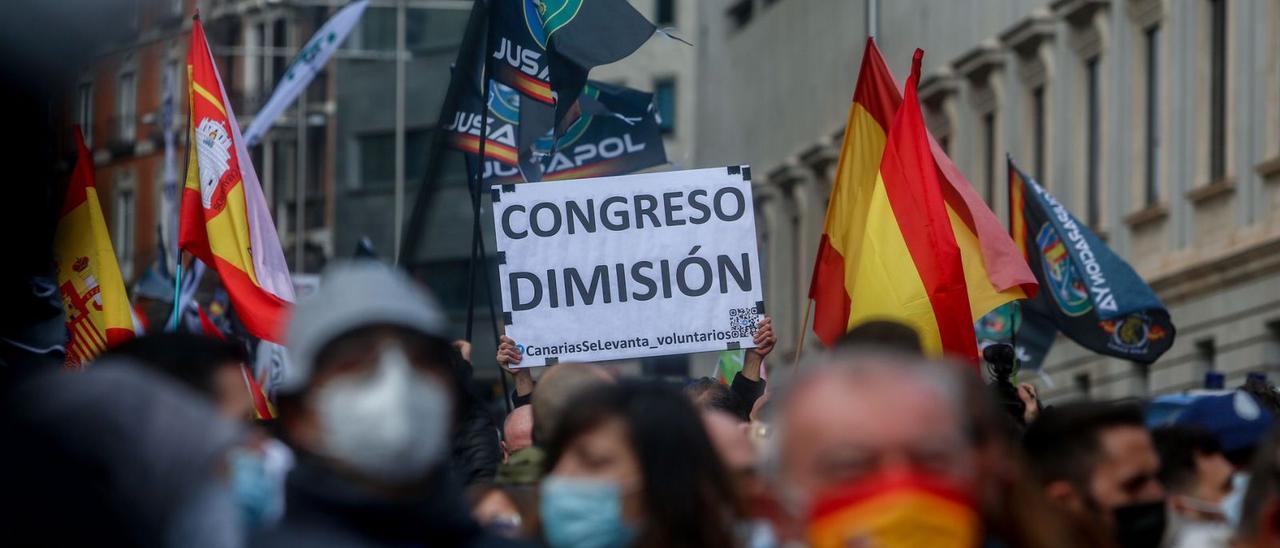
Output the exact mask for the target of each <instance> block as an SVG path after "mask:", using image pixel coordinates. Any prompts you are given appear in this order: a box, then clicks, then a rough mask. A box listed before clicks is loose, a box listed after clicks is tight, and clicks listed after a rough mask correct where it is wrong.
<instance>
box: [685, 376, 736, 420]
mask: <svg viewBox="0 0 1280 548" xmlns="http://www.w3.org/2000/svg"><path fill="white" fill-rule="evenodd" d="M684 394H685V395H686V396H689V400H690V401H692V402H693V404H694V405H695V406H697V407H698V408H699V409H702V410H704V411H724V412H725V413H728V414H730V415H733V416H735V417H736V416H738V414H739V411H738V398H736V397H734V395H733V392H731V391H729V387H727V386H725V385H723V384H720V382H719V381H717V380H715V379H713V378H711V377H701V378H697V379H694V380H692V381H689V384H686V385H685V387H684Z"/></svg>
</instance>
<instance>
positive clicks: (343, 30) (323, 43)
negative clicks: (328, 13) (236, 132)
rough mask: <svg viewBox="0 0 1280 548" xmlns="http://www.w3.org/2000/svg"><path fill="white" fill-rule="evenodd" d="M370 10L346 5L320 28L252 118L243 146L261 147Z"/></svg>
mask: <svg viewBox="0 0 1280 548" xmlns="http://www.w3.org/2000/svg"><path fill="white" fill-rule="evenodd" d="M367 7H369V1H368V0H358V1H356V2H352V3H350V4H347V6H346V7H344V8H342V9H341V10H338V13H335V14H334V15H333V17H331V18H329V20H328V21H326V22H325V24H324V26H322V27H320V30H318V31H316V33H315V35H313V36H312V37H311V39H310V40H308V41H307V45H305V46H303V47H302V51H299V52H298V56H297V57H294V58H293V61H292V62H290V63H289V68H288V70H285V72H284V76H283V77H282V78H280V83H278V84H276V89H275V90H274V91H272V92H271V98H270V99H267V102H266V104H264V105H262V108H261V109H259V110H258V114H257V115H256V116H254V117H253V122H252V123H250V124H249V129H247V130H245V132H244V139H245V141H244V142H245V144H246V145H247V146H253V145H256V144H258V141H259V140H260V139H262V135H263V134H265V133H266V132H267V130H268V129H271V124H272V123H274V122H275V120H276V117H278V116H280V113H281V112H284V109H286V108H288V107H289V105H290V104H292V103H293V100H294V99H297V98H298V94H300V93H302V92H303V90H305V89H307V84H310V83H311V80H312V79H313V78H315V77H316V73H317V72H319V71H320V69H321V68H323V67H324V64H325V63H326V62H328V61H329V56H331V55H333V52H334V51H337V49H338V46H340V45H342V41H343V40H345V39H346V38H347V35H348V34H351V29H354V28H355V27H356V23H359V22H360V16H361V15H364V9H365V8H367Z"/></svg>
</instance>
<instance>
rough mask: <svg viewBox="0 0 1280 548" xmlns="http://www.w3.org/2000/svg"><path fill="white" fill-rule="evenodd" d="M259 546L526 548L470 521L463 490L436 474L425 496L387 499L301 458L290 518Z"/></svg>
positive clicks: (292, 482)
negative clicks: (520, 547) (521, 547)
mask: <svg viewBox="0 0 1280 548" xmlns="http://www.w3.org/2000/svg"><path fill="white" fill-rule="evenodd" d="M250 545H251V546H254V547H277V546H279V547H294V546H300V547H307V546H325V547H335V548H355V547H375V546H397V547H405V548H407V547H414V546H459V547H469V548H500V547H519V546H524V544H521V543H519V542H516V541H510V540H506V539H502V538H499V537H496V536H493V535H491V534H488V533H486V532H485V531H484V530H483V529H481V527H480V526H479V525H478V524H476V523H475V521H473V520H472V519H471V516H470V514H469V513H468V512H467V509H466V507H465V506H464V505H463V502H462V494H461V490H460V489H458V487H457V485H456V483H455V482H454V481H453V480H452V479H450V478H449V477H448V474H447V473H441V474H436V477H435V478H434V479H432V480H431V481H430V482H429V483H428V485H425V486H424V487H423V489H422V492H421V494H420V495H416V496H413V497H409V498H404V499H399V500H387V499H386V498H385V497H380V496H377V495H375V494H373V493H372V492H370V491H368V490H366V489H365V488H363V487H361V486H360V485H357V484H355V483H352V482H350V481H348V480H346V479H345V478H343V477H341V476H338V475H336V474H333V473H331V472H330V471H329V470H328V469H327V468H325V467H324V466H323V465H321V464H319V463H317V462H316V461H315V460H314V459H313V458H307V457H306V456H301V455H300V457H299V464H298V466H297V467H296V468H294V469H293V471H292V472H290V473H289V478H288V480H287V481H286V487H285V515H284V518H283V519H282V520H281V521H280V523H279V524H277V525H276V526H275V527H273V528H271V529H268V530H265V531H261V532H259V533H258V534H256V535H254V536H253V538H251V539H250Z"/></svg>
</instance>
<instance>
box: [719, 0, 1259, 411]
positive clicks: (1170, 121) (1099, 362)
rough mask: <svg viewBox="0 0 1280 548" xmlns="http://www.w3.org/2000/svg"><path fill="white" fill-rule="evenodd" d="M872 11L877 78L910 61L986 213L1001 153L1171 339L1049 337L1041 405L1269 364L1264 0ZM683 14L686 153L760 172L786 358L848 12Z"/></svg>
mask: <svg viewBox="0 0 1280 548" xmlns="http://www.w3.org/2000/svg"><path fill="white" fill-rule="evenodd" d="M876 4H878V5H877V6H875V7H876V8H877V9H876V10H873V12H874V13H876V17H875V19H874V21H873V25H872V28H875V29H877V30H878V32H877V36H878V42H879V44H880V47H881V49H882V50H883V52H884V54H885V57H886V59H887V61H888V63H889V66H890V68H891V69H892V70H893V71H894V72H895V74H897V75H898V76H899V78H901V79H903V80H905V73H906V72H907V68H908V67H909V63H910V57H911V54H912V52H913V51H914V49H915V48H916V47H921V48H923V49H924V50H925V52H926V55H925V60H924V74H925V77H924V78H923V82H922V84H921V89H920V92H921V93H920V94H921V100H922V103H923V106H924V109H925V114H926V121H927V123H928V125H929V127H930V130H931V132H932V133H933V134H934V136H935V137H936V138H937V139H938V141H939V143H940V144H942V145H943V146H944V148H946V149H947V150H948V152H949V154H950V156H951V157H952V159H953V160H955V162H956V163H957V165H958V166H959V167H960V168H961V170H962V171H963V172H964V173H965V175H966V176H967V177H968V178H969V180H970V181H971V182H972V183H973V185H974V186H975V188H976V189H977V190H978V192H979V193H980V194H982V195H983V196H984V197H986V198H987V199H988V201H989V202H990V203H991V204H992V209H993V210H994V211H995V212H996V213H997V215H998V216H1000V217H1001V218H1005V217H1006V215H1007V205H1006V194H1007V190H1006V187H1007V185H1006V181H1007V179H1006V177H1007V175H1006V172H1005V167H1004V155H1005V154H1006V153H1008V154H1009V155H1011V157H1012V158H1014V160H1015V161H1016V162H1018V163H1019V165H1020V166H1022V167H1023V169H1024V170H1026V171H1028V172H1029V173H1031V174H1033V176H1035V177H1036V178H1037V179H1038V180H1040V182H1041V183H1042V184H1044V185H1045V186H1046V187H1047V188H1048V189H1049V190H1050V191H1051V192H1052V193H1054V194H1055V195H1056V196H1057V197H1058V198H1059V199H1060V200H1061V201H1062V202H1063V203H1064V204H1065V205H1066V206H1067V207H1068V208H1069V209H1071V210H1072V211H1073V212H1074V213H1075V214H1076V215H1077V216H1078V217H1079V218H1081V219H1082V220H1084V221H1085V222H1087V223H1088V224H1089V225H1090V226H1091V227H1092V228H1093V229H1094V230H1095V231H1096V232H1097V233H1098V234H1099V235H1101V236H1102V237H1103V238H1105V239H1106V240H1107V242H1108V243H1109V245H1111V246H1112V248H1113V249H1115V250H1116V251H1117V252H1118V253H1119V254H1121V255H1122V256H1124V257H1126V258H1127V259H1128V260H1129V261H1130V262H1131V263H1132V264H1133V266H1134V267H1135V269H1136V270H1137V271H1138V273H1139V274H1140V275H1142V276H1143V277H1144V278H1145V279H1146V280H1148V281H1149V282H1150V283H1151V285H1152V287H1153V288H1155V290H1156V291H1157V293H1158V294H1159V295H1160V297H1161V298H1162V299H1163V301H1164V303H1165V304H1166V306H1168V308H1169V311H1170V314H1171V315H1172V317H1173V320H1174V323H1175V325H1177V327H1178V335H1177V339H1176V342H1175V344H1174V346H1173V348H1172V349H1170V351H1169V352H1168V353H1166V354H1165V355H1164V356H1163V357H1162V358H1161V359H1160V360H1159V361H1158V362H1156V363H1154V364H1152V365H1150V366H1143V365H1138V364H1133V363H1129V362H1125V361H1121V360H1117V359H1110V358H1103V357H1100V356H1096V355H1093V354H1090V353H1088V352H1086V351H1084V350H1083V349H1082V348H1080V347H1078V346H1076V345H1075V344H1074V343H1072V342H1070V341H1068V340H1067V339H1065V338H1063V337H1059V338H1058V341H1057V342H1056V343H1055V345H1054V348H1053V350H1052V351H1051V352H1050V354H1049V358H1048V360H1047V363H1046V366H1045V368H1044V375H1042V376H1041V377H1040V380H1039V381H1038V382H1041V383H1043V386H1042V394H1044V395H1045V396H1046V397H1048V398H1050V399H1067V398H1072V397H1078V396H1085V397H1120V396H1129V395H1149V394H1156V393H1164V392H1170V391H1176V390H1181V389H1186V388H1192V387H1196V386H1199V385H1200V384H1201V382H1202V379H1203V377H1204V373H1206V372H1209V371H1215V372H1220V373H1223V374H1225V375H1226V378H1227V385H1228V386H1233V385H1238V384H1240V382H1242V381H1243V378H1244V376H1245V374H1246V372H1249V371H1265V372H1268V373H1270V374H1271V375H1272V376H1273V377H1274V376H1275V375H1276V374H1280V253H1277V252H1280V43H1278V40H1280V39H1278V38H1277V36H1280V1H1277V0H1265V1H1263V0H1259V1H1256V2H1229V1H1227V0H1054V1H1047V0H1046V1H1014V0H956V1H950V2H924V1H912V2H876ZM700 5H701V6H702V8H703V9H704V14H703V15H702V19H703V22H704V29H705V30H704V31H703V32H704V33H705V34H706V35H709V36H706V37H705V38H704V40H703V43H702V44H700V46H701V48H700V50H699V67H700V69H701V70H700V75H699V94H698V96H699V105H700V109H699V113H698V115H699V120H698V122H697V123H698V126H699V129H700V130H701V131H700V133H699V135H698V138H697V139H696V142H695V158H696V162H697V163H698V164H699V165H721V164H725V163H748V162H750V163H753V164H755V165H756V167H757V172H759V173H765V174H767V177H763V178H761V180H760V181H759V183H758V185H757V189H756V202H757V204H756V207H757V219H758V221H757V222H758V223H759V225H760V233H761V234H760V240H761V249H762V256H763V257H764V262H765V266H764V267H763V268H764V269H765V273H766V275H767V282H766V289H767V294H766V298H767V299H768V301H769V303H770V308H771V309H772V311H773V313H774V317H775V324H776V325H777V329H778V331H779V339H780V341H781V343H780V344H781V347H782V348H780V350H781V351H784V352H786V351H788V350H794V348H795V345H796V344H797V343H796V341H798V340H799V337H798V336H797V335H798V333H799V330H800V325H801V324H802V323H803V321H804V318H803V314H804V310H805V307H804V305H805V292H806V291H807V288H808V283H809V272H810V269H811V268H812V264H813V257H814V255H815V253H816V245H817V241H818V235H819V234H820V233H821V227H822V222H823V219H822V216H823V212H824V211H825V209H826V208H825V204H826V196H827V194H828V193H829V191H830V185H831V176H832V172H833V170H834V162H835V161H836V160H837V159H838V156H839V146H840V140H841V135H842V128H843V123H844V119H845V116H846V115H847V111H848V108H849V101H850V98H851V95H852V91H853V87H854V83H855V79H856V73H857V66H858V62H859V60H860V58H861V54H862V49H863V44H862V42H863V40H864V39H865V36H866V31H867V29H868V25H867V23H868V19H867V14H868V9H867V2H866V1H856V2H848V1H841V0H827V1H820V0H808V1H800V0H717V1H713V2H705V3H700ZM900 81H901V80H900ZM810 338H812V337H810ZM812 344H814V343H813V341H810V345H812ZM788 346H789V347H790V349H788V348H787V347H788Z"/></svg>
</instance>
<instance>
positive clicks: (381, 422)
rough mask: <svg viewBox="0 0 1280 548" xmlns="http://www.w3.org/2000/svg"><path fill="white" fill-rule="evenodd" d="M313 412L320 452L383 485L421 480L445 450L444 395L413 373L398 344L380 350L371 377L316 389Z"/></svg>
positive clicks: (436, 382)
mask: <svg viewBox="0 0 1280 548" xmlns="http://www.w3.org/2000/svg"><path fill="white" fill-rule="evenodd" d="M316 409H317V411H318V413H319V416H320V423H321V428H322V429H323V440H322V441H321V444H322V446H323V447H322V451H323V453H324V454H325V455H326V456H328V457H330V458H333V459H335V460H337V461H339V462H341V463H343V464H345V465H347V466H349V467H351V468H352V469H354V470H356V471H358V472H360V473H362V474H365V475H368V476H369V477H372V478H376V479H379V480H382V481H385V482H389V483H403V482H407V481H413V480H416V479H419V478H422V477H423V476H425V475H426V474H427V471H428V470H430V468H431V467H432V466H433V465H435V464H436V463H438V462H440V461H441V460H442V459H443V457H444V455H445V453H446V450H447V449H448V443H449V442H448V435H449V424H450V423H451V418H450V410H451V409H452V399H451V398H450V395H449V391H448V390H447V389H446V388H445V387H444V386H442V383H441V382H440V381H439V380H436V379H435V378H434V377H432V376H429V375H426V374H423V373H419V372H416V371H414V370H413V366H412V365H411V364H410V363H409V358H408V357H406V356H405V354H404V351H403V350H401V349H400V347H399V346H389V347H385V348H383V349H382V351H381V353H380V354H379V356H378V363H377V365H376V366H375V369H374V371H373V373H372V374H370V375H367V376H360V377H349V378H339V379H334V380H333V381H332V382H330V383H329V384H327V385H325V386H324V387H323V388H321V389H320V390H319V392H317V394H316Z"/></svg>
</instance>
